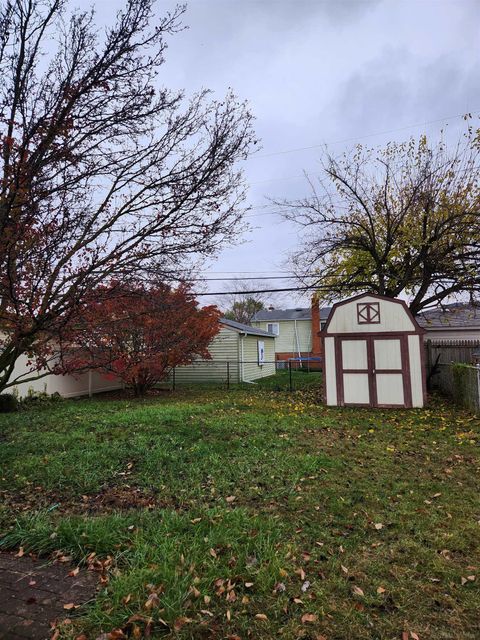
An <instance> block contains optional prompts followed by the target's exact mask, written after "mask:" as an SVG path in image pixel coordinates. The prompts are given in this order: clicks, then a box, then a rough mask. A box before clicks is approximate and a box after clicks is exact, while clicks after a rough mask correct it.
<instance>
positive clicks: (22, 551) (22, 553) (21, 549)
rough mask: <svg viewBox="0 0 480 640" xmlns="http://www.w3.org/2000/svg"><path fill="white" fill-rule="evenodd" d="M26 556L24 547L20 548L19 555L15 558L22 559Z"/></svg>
mask: <svg viewBox="0 0 480 640" xmlns="http://www.w3.org/2000/svg"><path fill="white" fill-rule="evenodd" d="M24 554H25V551H24V550H23V547H20V549H19V550H18V553H16V554H15V557H16V558H21V557H22V556H23V555H24Z"/></svg>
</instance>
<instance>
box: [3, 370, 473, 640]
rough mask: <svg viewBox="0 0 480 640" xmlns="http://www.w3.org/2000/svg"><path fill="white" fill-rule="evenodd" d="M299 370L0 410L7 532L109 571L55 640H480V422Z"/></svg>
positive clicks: (12, 540) (10, 539)
mask: <svg viewBox="0 0 480 640" xmlns="http://www.w3.org/2000/svg"><path fill="white" fill-rule="evenodd" d="M296 375H297V377H298V380H297V381H296V382H297V386H300V382H301V378H300V376H301V375H302V374H296ZM303 375H304V376H305V379H307V378H308V383H309V386H308V387H307V386H306V387H305V389H303V390H301V389H300V390H297V391H296V392H294V393H291V394H290V393H287V392H285V391H274V390H273V387H272V383H271V382H270V385H268V384H266V385H265V386H264V387H262V385H258V387H256V388H249V389H241V388H237V389H232V390H230V391H229V392H228V393H226V392H225V391H222V390H215V389H211V390H208V389H184V390H180V391H177V392H176V393H175V394H172V395H167V394H165V395H163V396H161V397H159V396H156V397H153V398H151V399H147V400H144V401H135V400H132V399H123V400H122V399H117V398H115V399H111V400H108V401H106V400H105V399H103V400H79V401H68V402H64V403H61V404H60V405H59V406H57V405H55V406H53V407H45V408H42V407H37V408H35V409H32V410H29V411H25V412H21V413H18V414H15V415H4V416H1V419H0V432H1V433H2V434H3V438H4V439H3V442H2V448H1V451H0V467H1V477H0V492H1V497H2V501H1V504H2V506H1V507H0V522H1V531H2V533H1V537H0V540H1V545H2V546H3V547H4V548H10V549H17V550H18V549H20V548H21V552H22V553H35V554H39V555H41V556H45V557H48V556H53V557H57V558H59V557H67V558H69V560H70V559H71V561H72V562H73V563H74V564H73V566H74V567H75V566H86V567H87V568H89V569H90V570H91V571H96V572H97V573H98V576H99V589H98V595H97V598H96V599H95V601H94V602H93V603H89V604H88V605H86V606H80V607H78V606H77V603H71V602H66V603H65V605H66V606H70V605H71V606H70V609H68V608H65V613H66V616H68V617H67V618H66V620H64V621H63V623H61V624H59V625H57V626H56V628H55V630H54V634H55V639H56V640H60V639H63V638H68V639H73V638H76V639H77V640H90V639H93V640H96V639H101V640H114V639H123V638H149V637H150V638H168V637H172V638H180V639H187V638H192V639H197V638H198V639H202V638H205V639H207V638H212V639H218V640H220V639H229V640H238V639H242V640H244V639H247V638H252V639H257V638H260V639H263V638H265V639H270V638H271V639H274V638H285V639H286V640H290V639H296V638H304V639H305V640H343V639H346V638H355V639H357V638H358V639H362V638H365V639H372V640H373V639H375V640H377V639H378V640H389V639H390V638H391V639H392V640H393V639H399V640H426V639H428V638H451V639H452V640H453V639H456V640H457V639H462V638H465V639H470V638H472V639H473V638H479V637H480V623H479V616H478V602H479V597H480V593H479V581H480V572H479V567H480V557H479V549H480V501H479V499H478V486H479V482H478V481H479V467H480V465H479V458H478V443H479V442H480V422H479V420H477V419H476V418H474V417H472V416H471V415H469V414H467V413H463V412H462V411H460V410H458V409H457V408H454V407H452V406H450V405H448V404H445V403H442V402H441V401H439V400H435V399H434V400H433V401H432V403H431V405H430V406H429V408H427V409H425V410H410V411H386V410H384V411H382V410H379V411H372V410H366V409H365V410H364V409H362V410H358V409H356V410H353V409H343V410H341V409H333V408H330V409H329V408H325V407H323V406H321V405H320V404H319V401H318V390H317V389H316V387H315V386H314V385H313V386H312V384H311V380H312V379H313V378H312V377H308V376H307V374H303ZM73 570H74V569H73Z"/></svg>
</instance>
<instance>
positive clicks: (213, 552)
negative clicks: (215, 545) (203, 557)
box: [209, 549, 217, 558]
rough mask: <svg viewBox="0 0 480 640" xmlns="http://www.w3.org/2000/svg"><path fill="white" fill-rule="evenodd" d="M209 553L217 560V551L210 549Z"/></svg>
mask: <svg viewBox="0 0 480 640" xmlns="http://www.w3.org/2000/svg"><path fill="white" fill-rule="evenodd" d="M209 553H210V555H211V556H212V558H216V557H217V552H216V551H215V549H210V551H209Z"/></svg>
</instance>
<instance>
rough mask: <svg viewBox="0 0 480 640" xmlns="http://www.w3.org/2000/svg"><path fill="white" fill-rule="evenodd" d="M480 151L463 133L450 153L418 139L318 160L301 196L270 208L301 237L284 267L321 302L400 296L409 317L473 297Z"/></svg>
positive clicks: (477, 278)
mask: <svg viewBox="0 0 480 640" xmlns="http://www.w3.org/2000/svg"><path fill="white" fill-rule="evenodd" d="M479 151H480V148H479V135H478V132H475V131H474V130H473V128H471V127H469V128H468V130H467V132H466V134H465V136H464V137H462V139H461V140H460V142H459V143H458V144H457V145H456V146H455V148H454V149H453V150H450V149H448V148H447V146H446V144H445V143H444V142H443V141H442V142H440V143H438V144H437V145H434V146H431V145H429V143H428V141H427V139H426V138H425V137H422V138H420V139H419V140H418V141H415V140H413V139H411V140H409V141H408V142H405V143H402V144H395V143H390V144H388V145H387V146H386V147H385V148H384V149H380V150H378V149H368V148H363V147H361V146H358V147H356V148H355V150H354V152H353V153H351V154H345V155H343V156H341V157H340V158H335V157H332V156H330V155H327V157H326V160H325V162H324V164H323V169H324V174H323V176H322V177H321V178H320V179H319V180H318V183H316V182H313V181H311V180H310V181H309V184H310V187H311V195H310V196H308V197H306V198H304V199H302V200H299V201H295V202H287V201H284V202H281V203H277V204H279V205H280V206H282V207H283V208H284V212H285V214H284V215H285V217H286V218H287V219H289V220H292V221H294V222H296V223H297V224H299V225H300V226H301V227H302V228H303V230H304V236H303V237H304V240H303V242H302V243H301V246H300V248H299V250H298V251H296V252H295V253H294V254H292V256H291V261H290V264H291V266H292V267H293V269H294V271H295V272H296V273H297V274H299V279H300V280H301V281H302V282H304V283H305V284H307V285H316V286H317V288H318V291H319V293H320V294H321V296H322V297H323V298H325V299H326V300H330V301H331V300H334V299H338V298H341V297H343V296H345V295H350V294H352V293H356V292H362V291H365V290H368V291H372V292H374V293H378V294H381V295H386V296H390V297H397V296H399V295H402V294H403V295H405V294H406V295H407V296H408V297H409V299H410V309H411V311H412V312H413V313H414V314H417V313H418V312H419V311H421V310H422V309H424V308H425V307H429V306H432V305H434V304H438V303H441V302H442V300H445V298H447V297H448V296H452V295H455V294H460V293H467V294H469V295H470V296H472V297H473V296H476V295H477V294H478V292H479V291H480V273H479V264H480V262H479V261H480V154H479ZM303 274H307V275H308V276H309V277H307V278H305V277H303ZM315 274H316V275H317V276H318V277H317V280H316V283H315V282H314V280H312V278H311V276H312V275H315Z"/></svg>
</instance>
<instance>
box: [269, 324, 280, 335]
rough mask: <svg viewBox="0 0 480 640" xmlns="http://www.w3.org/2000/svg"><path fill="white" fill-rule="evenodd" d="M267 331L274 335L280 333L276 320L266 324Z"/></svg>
mask: <svg viewBox="0 0 480 640" xmlns="http://www.w3.org/2000/svg"><path fill="white" fill-rule="evenodd" d="M267 331H268V333H273V335H274V336H278V335H280V325H279V324H278V322H269V323H268V324H267Z"/></svg>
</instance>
